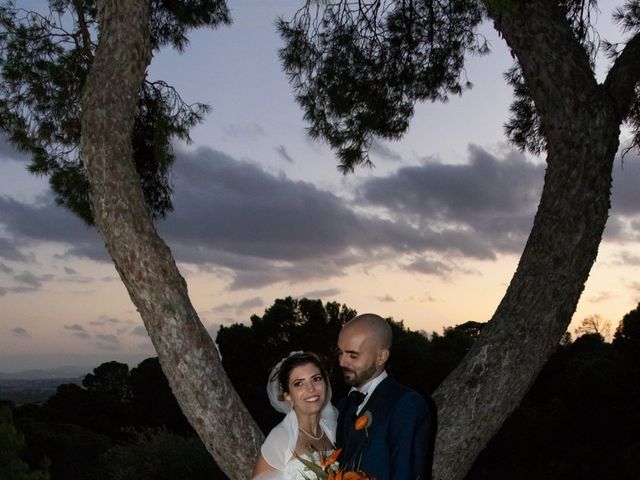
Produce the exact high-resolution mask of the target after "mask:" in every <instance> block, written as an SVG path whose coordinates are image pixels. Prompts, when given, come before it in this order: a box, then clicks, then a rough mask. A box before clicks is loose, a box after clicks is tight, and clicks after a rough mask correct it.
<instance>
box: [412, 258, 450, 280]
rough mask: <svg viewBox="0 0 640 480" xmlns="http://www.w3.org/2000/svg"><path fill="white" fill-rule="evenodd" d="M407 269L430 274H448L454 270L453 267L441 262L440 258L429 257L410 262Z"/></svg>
mask: <svg viewBox="0 0 640 480" xmlns="http://www.w3.org/2000/svg"><path fill="white" fill-rule="evenodd" d="M405 268H406V269H407V270H409V271H413V272H418V273H426V274H429V275H437V276H441V277H443V276H446V275H447V274H449V273H450V272H451V271H452V267H450V266H449V265H447V264H445V263H444V262H441V261H440V260H432V259H427V258H417V259H415V260H413V261H412V262H411V263H409V264H408V265H407V266H406V267H405Z"/></svg>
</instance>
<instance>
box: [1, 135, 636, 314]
mask: <svg viewBox="0 0 640 480" xmlns="http://www.w3.org/2000/svg"><path fill="white" fill-rule="evenodd" d="M254 131H255V132H257V131H258V130H256V129H254ZM378 147H380V148H382V147H384V144H380V145H378V146H377V147H376V148H378ZM285 153H286V151H285ZM387 153H389V152H387ZM176 156H177V160H176V164H175V167H174V170H173V177H172V180H173V185H174V191H175V194H174V197H173V202H174V207H175V210H174V212H173V213H171V214H170V215H169V216H168V217H167V218H166V219H164V220H161V221H159V222H158V223H157V228H158V230H159V232H160V234H161V236H162V237H163V239H165V241H166V242H167V243H168V244H169V246H170V247H171V250H172V252H173V254H174V256H175V258H176V260H177V261H178V262H181V263H187V264H193V265H196V266H197V267H198V268H200V269H202V270H210V271H213V272H215V273H216V274H217V275H219V276H220V277H221V278H225V279H227V281H228V282H229V288H230V289H232V290H237V289H249V288H260V287H264V286H266V285H269V284H273V283H277V282H283V283H289V284H293V285H295V284H296V283H298V282H301V281H305V280H318V279H321V280H327V279H329V278H335V277H340V276H343V275H345V272H346V271H347V269H348V268H349V267H352V266H354V265H361V266H368V265H374V264H385V265H395V266H399V267H400V268H404V269H407V270H409V271H412V272H416V273H420V274H424V275H436V276H446V275H450V274H452V273H454V272H458V271H461V269H460V267H459V266H458V265H460V264H461V261H463V260H464V259H465V258H475V259H483V260H492V259H495V258H496V257H497V256H498V255H499V254H504V253H507V254H512V253H519V252H521V250H522V248H523V246H524V243H525V241H526V239H527V236H528V234H529V231H530V229H531V225H532V223H533V217H534V214H535V211H536V208H537V204H538V201H539V196H540V191H541V188H542V183H543V177H544V166H543V165H540V164H537V163H534V162H533V161H531V160H528V159H527V158H526V157H525V156H524V155H522V154H520V153H517V152H515V151H510V152H506V153H504V154H501V156H500V158H498V156H496V155H493V154H491V153H489V152H487V151H485V150H483V149H482V148H480V147H477V146H470V147H469V158H468V162H467V163H463V164H456V165H451V164H445V163H442V162H440V161H438V160H435V159H429V160H424V161H423V162H422V163H421V164H420V165H415V166H404V167H400V168H398V170H397V171H395V172H393V173H391V174H389V175H385V176H381V177H368V178H364V179H359V180H358V182H359V183H358V186H357V188H356V189H355V192H354V198H349V199H345V198H342V197H339V196H337V195H335V194H333V193H332V192H329V191H326V190H322V189H320V188H318V187H317V186H315V185H313V184H311V183H308V182H302V181H294V180H291V179H289V178H287V177H286V176H285V175H283V174H280V175H272V174H270V173H268V172H266V171H265V170H263V169H262V168H261V167H259V166H258V165H256V164H253V163H249V162H243V161H238V160H237V159H234V158H232V157H230V156H228V155H226V154H224V153H221V152H219V151H215V150H212V149H209V148H199V149H195V150H192V151H185V150H177V151H176ZM626 165H627V163H625V172H627V171H628V170H627V166H626ZM634 168H635V167H634ZM633 171H634V172H635V170H633ZM629 172H630V167H629ZM638 172H640V169H638ZM634 175H635V174H634ZM638 179H639V180H640V177H639V178H638ZM621 181H623V182H628V180H626V178H622V180H621ZM618 183H620V182H618ZM620 185H622V186H621V187H620V186H618V185H614V196H615V195H617V196H616V197H615V198H616V199H617V200H616V202H617V204H618V205H619V208H620V211H621V212H626V213H625V215H627V216H626V217H622V216H621V214H619V215H617V216H615V215H614V218H612V219H610V222H609V226H608V227H607V231H608V235H614V236H615V235H622V234H623V233H624V232H627V234H628V232H629V231H631V230H630V229H633V228H634V225H635V224H634V223H633V222H634V221H635V220H634V219H635V217H633V216H632V215H633V214H635V213H634V212H638V211H640V206H638V205H637V204H638V203H639V202H637V201H636V202H635V203H633V202H632V201H631V197H630V195H631V190H630V187H629V186H628V185H627V183H621V184H620ZM616 191H618V193H615V192H616ZM638 220H640V219H638ZM0 224H2V225H3V227H4V230H5V231H6V232H7V235H8V237H7V238H4V239H3V238H0V255H2V254H3V252H7V255H14V256H15V255H16V254H19V253H20V252H19V251H18V250H17V248H16V246H17V245H37V244H39V243H44V242H60V243H62V244H64V245H65V248H66V250H65V253H64V254H62V255H59V256H58V258H62V259H66V258H69V257H71V256H76V257H82V258H90V259H93V260H97V261H109V262H110V259H109V256H108V255H107V253H106V251H105V248H104V245H103V242H102V240H101V239H100V237H99V236H98V234H97V232H96V231H95V229H92V228H89V227H87V226H86V225H84V224H83V223H82V222H81V221H80V220H78V219H77V218H75V217H74V216H73V215H72V214H71V213H69V212H67V211H66V210H64V209H63V208H61V207H59V206H58V205H55V202H54V200H53V198H52V196H51V195H50V194H48V195H44V196H42V197H40V198H39V199H38V201H37V202H35V203H33V204H28V203H21V202H19V201H17V200H15V199H11V198H7V197H0ZM638 234H640V227H639V228H638ZM3 240H4V243H3ZM23 260H24V258H23ZM72 270H73V269H69V268H68V267H65V273H67V274H68V275H73V273H72ZM32 280H34V281H36V280H37V279H33V278H32ZM42 280H43V279H42V278H41V279H40V282H42ZM23 285H27V284H26V283H23ZM7 291H9V290H7V289H6V288H5V290H4V292H5V293H6V292H7ZM331 293H333V295H337V294H338V293H339V292H337V291H336V292H331ZM0 294H2V291H0ZM333 295H331V294H323V295H310V296H316V297H327V296H333ZM305 296H306V295H305ZM223 307H224V306H220V307H219V308H220V309H222V308H223ZM236 308H238V306H237V305H233V306H232V305H228V306H227V311H229V312H233V311H234V309H236ZM222 311H223V310H219V311H218V313H220V312H222ZM240 313H242V312H240ZM98 320H99V321H103V322H106V320H104V319H98Z"/></svg>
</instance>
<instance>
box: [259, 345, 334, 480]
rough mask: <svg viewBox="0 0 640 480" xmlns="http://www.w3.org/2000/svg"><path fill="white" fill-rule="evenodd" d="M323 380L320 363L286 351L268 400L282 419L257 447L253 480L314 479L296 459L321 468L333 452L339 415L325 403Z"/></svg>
mask: <svg viewBox="0 0 640 480" xmlns="http://www.w3.org/2000/svg"><path fill="white" fill-rule="evenodd" d="M328 380H329V379H328V375H327V372H326V370H325V369H324V367H323V366H322V364H321V362H320V359H319V358H318V356H317V355H315V354H314V353H310V352H291V354H290V355H289V356H288V357H285V358H283V359H282V360H281V361H280V362H279V363H278V364H277V365H276V366H275V367H274V368H273V370H272V371H271V373H270V375H269V382H268V383H267V393H268V395H269V401H270V402H271V405H273V407H274V408H275V409H276V410H278V411H279V412H282V413H286V416H285V417H284V419H283V420H282V422H280V423H279V424H278V425H276V426H275V427H274V428H273V430H271V432H270V433H269V435H268V436H267V438H266V440H265V441H264V443H263V444H262V448H261V453H260V456H259V457H258V461H257V462H256V466H255V469H254V472H253V478H254V479H256V478H259V479H260V480H265V479H269V480H272V479H273V480H305V478H307V477H311V478H313V477H312V476H311V475H310V473H311V472H310V471H309V470H307V467H306V466H305V465H304V464H303V463H302V462H301V461H300V460H299V458H303V459H305V460H311V461H313V462H314V463H316V464H320V463H321V457H322V458H327V457H328V456H329V455H330V454H331V453H332V452H333V450H334V449H335V434H336V421H337V417H338V412H337V410H336V408H335V407H334V406H333V405H331V402H330V397H331V388H330V386H329V381H328Z"/></svg>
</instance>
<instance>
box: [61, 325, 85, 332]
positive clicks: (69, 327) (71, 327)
mask: <svg viewBox="0 0 640 480" xmlns="http://www.w3.org/2000/svg"><path fill="white" fill-rule="evenodd" d="M64 329H65V330H72V331H74V332H84V331H85V330H84V327H83V326H82V325H79V324H77V323H74V324H72V325H65V326H64Z"/></svg>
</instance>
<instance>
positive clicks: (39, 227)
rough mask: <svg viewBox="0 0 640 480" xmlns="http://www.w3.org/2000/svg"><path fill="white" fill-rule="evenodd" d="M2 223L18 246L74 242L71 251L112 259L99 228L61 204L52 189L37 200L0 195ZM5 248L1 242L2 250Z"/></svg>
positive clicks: (92, 257)
mask: <svg viewBox="0 0 640 480" xmlns="http://www.w3.org/2000/svg"><path fill="white" fill-rule="evenodd" d="M0 224H4V226H5V229H6V230H8V231H9V232H11V234H12V236H13V237H14V238H13V240H12V241H11V243H10V244H9V245H10V246H11V247H13V248H14V250H15V245H16V244H26V245H29V246H32V245H35V244H38V243H42V242H61V243H65V244H68V245H72V249H71V252H70V253H71V254H76V255H78V256H83V257H88V258H91V259H94V260H98V261H107V260H109V261H110V259H109V256H108V254H107V253H106V251H105V248H104V246H103V245H104V244H103V242H102V241H101V239H100V237H99V235H98V232H97V231H96V230H95V229H94V228H92V227H89V226H87V225H86V224H84V223H83V222H82V220H80V219H79V218H77V217H76V216H74V215H73V214H72V213H71V212H69V211H68V210H66V209H65V208H63V207H61V206H59V205H57V204H56V203H55V200H54V199H53V196H52V194H51V193H50V192H47V193H45V194H42V195H41V196H40V197H39V198H38V200H37V202H35V203H23V202H19V201H17V200H15V199H13V198H9V197H2V196H0ZM3 251H4V249H3V248H2V242H0V253H2V252H3ZM75 252H77V253H75ZM5 258H7V257H6V256H5ZM63 258H64V256H63Z"/></svg>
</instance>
